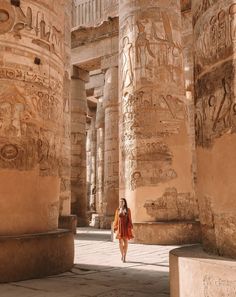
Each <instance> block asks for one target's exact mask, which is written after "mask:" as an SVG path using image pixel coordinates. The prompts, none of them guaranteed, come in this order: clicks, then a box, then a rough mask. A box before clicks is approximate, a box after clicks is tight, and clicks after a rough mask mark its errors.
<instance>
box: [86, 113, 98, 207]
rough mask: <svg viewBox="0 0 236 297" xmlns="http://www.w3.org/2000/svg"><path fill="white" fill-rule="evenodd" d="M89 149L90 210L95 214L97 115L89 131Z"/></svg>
mask: <svg viewBox="0 0 236 297" xmlns="http://www.w3.org/2000/svg"><path fill="white" fill-rule="evenodd" d="M88 141H89V147H90V190H89V201H88V205H87V207H88V210H89V211H90V212H94V211H95V209H96V197H97V194H96V192H97V190H96V189H97V184H96V182H97V181H96V175H97V129H96V114H94V116H93V118H92V120H91V127H90V131H89V139H88Z"/></svg>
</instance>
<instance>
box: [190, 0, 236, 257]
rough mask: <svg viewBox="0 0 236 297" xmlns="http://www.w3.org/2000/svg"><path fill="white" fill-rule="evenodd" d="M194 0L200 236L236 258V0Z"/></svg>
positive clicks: (208, 244)
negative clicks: (235, 56)
mask: <svg viewBox="0 0 236 297" xmlns="http://www.w3.org/2000/svg"><path fill="white" fill-rule="evenodd" d="M203 3H204V5H203ZM192 4H193V7H192V9H193V19H194V25H195V26H194V39H195V40H194V42H195V105H196V114H195V129H196V143H197V164H198V165H197V167H198V174H197V192H198V198H199V209H200V219H201V224H202V230H203V240H204V245H205V248H206V249H207V250H210V251H214V252H216V253H219V254H221V255H226V256H231V257H236V222H235V220H234V219H233V218H234V217H235V215H236V203H235V199H234V196H235V195H234V193H235V191H236V187H235V182H234V179H235V169H236V161H235V158H234V151H235V147H236V135H235V131H236V98H235V59H234V55H235V40H236V39H235V32H236V23H235V14H236V3H235V1H231V0H226V1H219V0H218V1H203V0H201V1H197V0H194V1H193V2H192ZM205 164H207V173H206V168H205ZM208 165H209V166H208ZM229 226H230V227H229Z"/></svg>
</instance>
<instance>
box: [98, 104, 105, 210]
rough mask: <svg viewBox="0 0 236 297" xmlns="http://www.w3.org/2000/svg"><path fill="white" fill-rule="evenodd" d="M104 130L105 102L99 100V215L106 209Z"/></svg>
mask: <svg viewBox="0 0 236 297" xmlns="http://www.w3.org/2000/svg"><path fill="white" fill-rule="evenodd" d="M104 128H105V112H104V107H103V100H102V98H99V100H98V104H97V113H96V129H97V148H96V158H97V160H96V161H97V163H96V168H97V172H96V211H97V213H98V214H102V213H103V208H104V204H103V202H104V200H103V198H104Z"/></svg>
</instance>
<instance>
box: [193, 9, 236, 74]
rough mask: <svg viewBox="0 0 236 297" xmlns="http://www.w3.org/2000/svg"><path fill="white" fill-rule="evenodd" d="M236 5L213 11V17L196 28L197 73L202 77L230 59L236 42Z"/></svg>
mask: <svg viewBox="0 0 236 297" xmlns="http://www.w3.org/2000/svg"><path fill="white" fill-rule="evenodd" d="M235 15H236V4H233V5H231V6H227V4H225V8H221V9H220V10H219V9H218V10H215V11H214V10H213V11H212V13H211V17H208V18H207V20H206V21H205V22H201V23H199V24H198V25H196V28H195V45H196V51H195V73H196V75H200V74H201V73H202V72H204V71H205V70H207V68H208V67H209V66H210V65H212V64H214V63H217V62H219V61H221V60H224V59H227V58H229V57H230V56H231V55H232V54H233V52H234V44H235V41H236V37H235V32H236V23H235Z"/></svg>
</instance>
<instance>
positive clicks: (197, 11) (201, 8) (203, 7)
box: [192, 0, 219, 25]
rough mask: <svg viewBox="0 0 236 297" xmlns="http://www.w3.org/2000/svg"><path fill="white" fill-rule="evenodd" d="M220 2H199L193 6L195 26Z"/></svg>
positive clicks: (206, 0) (208, 0)
mask: <svg viewBox="0 0 236 297" xmlns="http://www.w3.org/2000/svg"><path fill="white" fill-rule="evenodd" d="M218 1H219V0H198V1H196V2H195V3H196V4H195V6H194V5H192V10H193V25H195V24H196V22H197V20H198V19H199V18H200V17H201V16H202V15H203V14H204V13H205V12H206V11H207V10H208V8H210V7H211V6H213V5H214V4H215V3H217V2H218Z"/></svg>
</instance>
